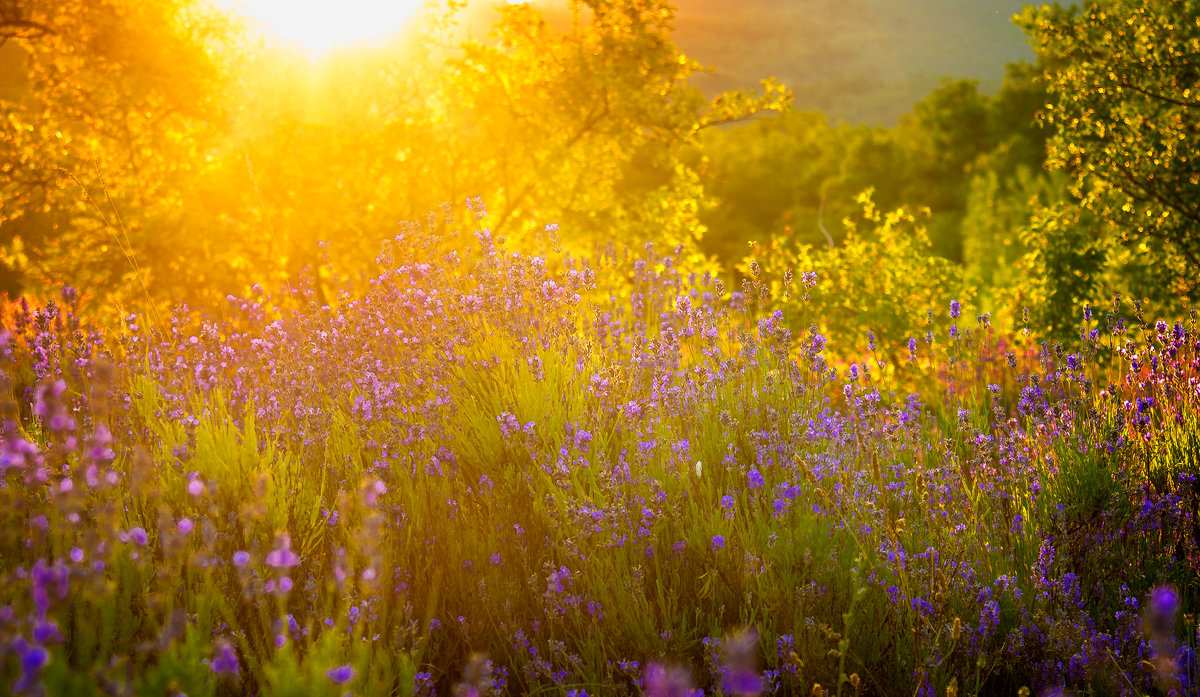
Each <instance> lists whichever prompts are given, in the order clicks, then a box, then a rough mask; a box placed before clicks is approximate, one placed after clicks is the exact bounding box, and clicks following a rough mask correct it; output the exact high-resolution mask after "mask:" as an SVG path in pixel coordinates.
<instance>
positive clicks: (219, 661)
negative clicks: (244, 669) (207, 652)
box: [209, 642, 241, 676]
mask: <svg viewBox="0 0 1200 697" xmlns="http://www.w3.org/2000/svg"><path fill="white" fill-rule="evenodd" d="M209 666H210V667H211V668H212V672H214V673H216V674H217V675H235V676H236V675H237V674H238V672H239V671H240V670H241V665H240V664H239V663H238V657H237V652H236V651H234V650H233V647H232V646H230V645H229V644H228V643H227V642H225V643H222V644H221V645H220V646H219V647H218V648H217V655H216V657H215V658H213V660H212V663H211V664H209Z"/></svg>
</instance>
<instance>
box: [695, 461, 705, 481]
mask: <svg viewBox="0 0 1200 697" xmlns="http://www.w3.org/2000/svg"><path fill="white" fill-rule="evenodd" d="M703 470H704V465H702V464H700V461H699V460H696V476H697V477H699V476H700V473H701V472H702V471H703Z"/></svg>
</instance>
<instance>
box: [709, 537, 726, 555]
mask: <svg viewBox="0 0 1200 697" xmlns="http://www.w3.org/2000/svg"><path fill="white" fill-rule="evenodd" d="M724 547H725V538H724V537H723V536H721V535H713V538H712V550H713V551H714V552H715V551H717V550H718V549H724Z"/></svg>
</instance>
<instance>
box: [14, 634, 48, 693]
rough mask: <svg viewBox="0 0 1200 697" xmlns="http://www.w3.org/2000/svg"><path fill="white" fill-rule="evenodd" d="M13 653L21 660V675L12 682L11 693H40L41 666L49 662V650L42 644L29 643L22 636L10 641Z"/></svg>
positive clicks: (43, 666)
mask: <svg viewBox="0 0 1200 697" xmlns="http://www.w3.org/2000/svg"><path fill="white" fill-rule="evenodd" d="M12 649H13V653H15V654H17V657H18V658H20V660H21V675H20V677H18V678H17V681H16V682H14V683H13V693H14V694H20V693H22V692H34V693H40V692H41V691H42V686H41V681H42V668H45V667H46V664H47V663H49V662H50V652H49V651H47V650H46V649H45V647H43V646H37V645H36V644H34V645H30V644H29V643H28V642H27V641H25V638H24V637H17V639H16V641H14V642H13V643H12Z"/></svg>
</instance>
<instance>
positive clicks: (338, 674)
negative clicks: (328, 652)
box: [325, 664, 357, 685]
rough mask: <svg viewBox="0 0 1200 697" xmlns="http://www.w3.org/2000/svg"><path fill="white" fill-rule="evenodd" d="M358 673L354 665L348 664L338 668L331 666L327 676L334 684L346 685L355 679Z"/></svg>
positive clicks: (326, 672) (326, 673)
mask: <svg viewBox="0 0 1200 697" xmlns="http://www.w3.org/2000/svg"><path fill="white" fill-rule="evenodd" d="M355 675H357V673H355V672H354V666H352V665H350V664H346V665H344V666H338V667H337V668H330V669H329V670H327V671H325V677H327V678H329V682H331V683H333V684H334V685H345V684H346V683H348V682H350V681H351V680H353V679H354V676H355Z"/></svg>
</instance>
